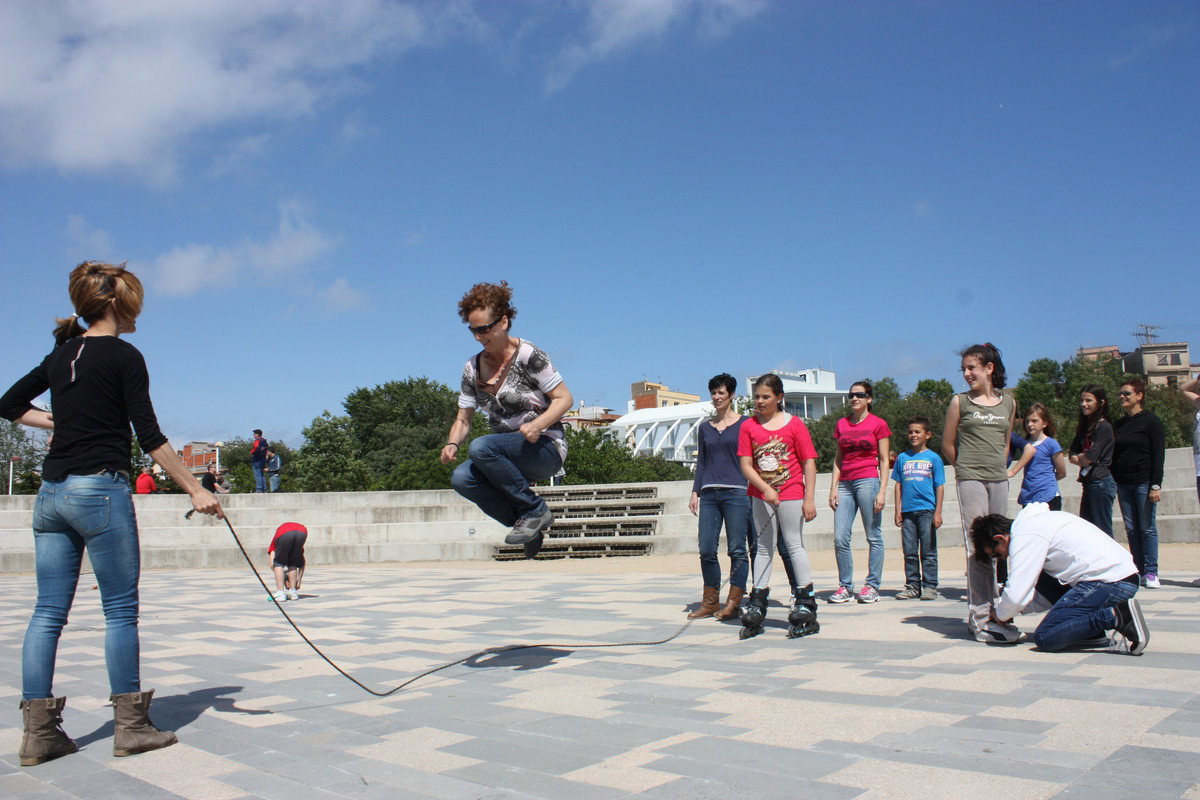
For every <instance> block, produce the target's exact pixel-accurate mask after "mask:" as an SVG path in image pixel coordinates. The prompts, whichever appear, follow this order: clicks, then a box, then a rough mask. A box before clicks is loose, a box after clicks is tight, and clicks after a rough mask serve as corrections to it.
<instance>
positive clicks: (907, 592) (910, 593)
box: [896, 586, 921, 600]
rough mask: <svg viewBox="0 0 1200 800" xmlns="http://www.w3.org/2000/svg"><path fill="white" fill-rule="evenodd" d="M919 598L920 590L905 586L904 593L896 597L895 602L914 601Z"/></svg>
mask: <svg viewBox="0 0 1200 800" xmlns="http://www.w3.org/2000/svg"><path fill="white" fill-rule="evenodd" d="M920 596H921V590H920V589H919V588H917V587H916V586H905V587H904V591H902V592H900V593H899V594H897V595H896V599H897V600H916V599H918V598H919V597H920Z"/></svg>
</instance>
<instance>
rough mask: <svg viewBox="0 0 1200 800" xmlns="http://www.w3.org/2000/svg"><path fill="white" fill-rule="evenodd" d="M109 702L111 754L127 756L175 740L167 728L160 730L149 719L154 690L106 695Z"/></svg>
mask: <svg viewBox="0 0 1200 800" xmlns="http://www.w3.org/2000/svg"><path fill="white" fill-rule="evenodd" d="M108 699H109V700H111V701H112V704H113V720H114V722H115V723H116V732H115V734H114V735H113V755H114V756H131V755H134V754H135V753H144V752H146V751H147V750H157V749H159V748H160V747H169V746H170V745H173V744H175V743H176V742H177V741H179V740H178V739H176V738H175V734H173V733H171V732H170V731H160V730H159V729H158V728H156V727H154V723H153V722H151V721H150V701H151V700H153V699H154V690H153V689H151V690H150V691H148V692H129V693H128V694H114V695H112V696H111V697H109V698H108Z"/></svg>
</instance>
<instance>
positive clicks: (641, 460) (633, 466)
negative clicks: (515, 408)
mask: <svg viewBox="0 0 1200 800" xmlns="http://www.w3.org/2000/svg"><path fill="white" fill-rule="evenodd" d="M563 472H564V473H565V474H564V477H563V483H564V484H569V485H579V484H586V483H638V482H643V481H683V480H691V479H692V471H691V470H690V469H688V468H687V467H685V466H684V465H683V464H678V463H676V462H674V461H667V460H666V459H664V458H662V457H660V456H635V455H634V454H633V453H632V452H630V450H629V448H627V447H626V446H625V445H623V444H622V443H620V442H618V441H616V440H615V439H614V438H613V437H611V436H606V435H604V434H602V433H599V432H596V431H591V430H588V429H586V428H582V429H578V430H576V429H575V428H567V461H566V463H565V464H564V465H563Z"/></svg>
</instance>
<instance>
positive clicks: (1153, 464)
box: [1112, 411, 1167, 486]
mask: <svg viewBox="0 0 1200 800" xmlns="http://www.w3.org/2000/svg"><path fill="white" fill-rule="evenodd" d="M1116 429H1117V431H1116V432H1117V439H1116V444H1115V445H1114V447H1113V462H1112V474H1113V478H1114V479H1115V480H1116V481H1117V483H1124V484H1141V483H1148V484H1150V485H1152V486H1162V482H1163V464H1164V463H1165V462H1166V460H1167V432H1166V430H1165V429H1164V428H1163V424H1162V420H1160V419H1159V418H1158V417H1156V416H1155V415H1154V414H1152V413H1150V412H1149V411H1140V412H1138V413H1137V414H1135V415H1134V416H1132V417H1122V418H1121V419H1119V420H1117V424H1116Z"/></svg>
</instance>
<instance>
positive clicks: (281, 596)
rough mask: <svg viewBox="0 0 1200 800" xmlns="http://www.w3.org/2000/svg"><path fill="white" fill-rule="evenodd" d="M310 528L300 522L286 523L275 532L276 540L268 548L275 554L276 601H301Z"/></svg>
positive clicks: (273, 561)
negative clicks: (302, 579)
mask: <svg viewBox="0 0 1200 800" xmlns="http://www.w3.org/2000/svg"><path fill="white" fill-rule="evenodd" d="M306 541H308V528H306V527H304V526H303V525H301V524H300V523H299V522H285V523H283V524H282V525H280V526H279V527H278V528H277V529H276V530H275V538H274V539H272V540H271V545H270V546H269V547H268V548H267V555H271V554H272V553H274V558H273V559H272V561H271V567H272V569H274V571H275V588H276V590H277V591H276V592H275V600H276V601H277V602H283V601H284V600H299V599H300V579H301V578H303V577H304V543H305V542H306Z"/></svg>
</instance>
